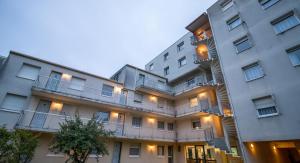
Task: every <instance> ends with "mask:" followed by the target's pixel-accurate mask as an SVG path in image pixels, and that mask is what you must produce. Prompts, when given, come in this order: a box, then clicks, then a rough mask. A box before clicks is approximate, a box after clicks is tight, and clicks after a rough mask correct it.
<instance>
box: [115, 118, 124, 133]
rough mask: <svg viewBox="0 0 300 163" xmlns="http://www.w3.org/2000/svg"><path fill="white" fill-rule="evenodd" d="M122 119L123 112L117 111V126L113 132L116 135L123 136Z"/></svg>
mask: <svg viewBox="0 0 300 163" xmlns="http://www.w3.org/2000/svg"><path fill="white" fill-rule="evenodd" d="M124 120H125V115H124V114H123V113H118V119H117V126H116V132H115V135H116V136H123V131H124Z"/></svg>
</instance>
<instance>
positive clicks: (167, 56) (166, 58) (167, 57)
mask: <svg viewBox="0 0 300 163" xmlns="http://www.w3.org/2000/svg"><path fill="white" fill-rule="evenodd" d="M168 59H169V53H166V54H164V61H166V60H168Z"/></svg>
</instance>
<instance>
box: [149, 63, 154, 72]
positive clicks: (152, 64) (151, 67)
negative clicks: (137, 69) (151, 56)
mask: <svg viewBox="0 0 300 163" xmlns="http://www.w3.org/2000/svg"><path fill="white" fill-rule="evenodd" d="M153 69H154V63H151V64H150V65H149V71H153Z"/></svg>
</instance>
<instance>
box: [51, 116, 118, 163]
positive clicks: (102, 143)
mask: <svg viewBox="0 0 300 163" xmlns="http://www.w3.org/2000/svg"><path fill="white" fill-rule="evenodd" d="M111 135H113V132H111V131H106V130H105V129H104V126H103V124H102V123H99V122H97V121H96V119H95V116H93V118H92V119H91V120H89V121H88V122H87V123H86V124H84V123H83V122H82V120H81V119H80V117H79V115H78V113H76V114H75V119H67V118H66V120H65V122H64V123H60V130H59V131H58V133H57V134H56V135H55V137H54V139H53V141H52V142H51V144H50V146H49V149H50V151H52V152H54V153H64V154H65V155H67V156H68V158H67V160H66V161H65V162H66V163H67V162H73V163H84V162H86V160H87V158H88V156H89V155H90V154H91V153H93V154H95V155H96V156H97V157H96V158H97V161H98V160H99V156H103V155H106V154H108V150H107V140H108V139H107V138H108V137H109V136H111Z"/></svg>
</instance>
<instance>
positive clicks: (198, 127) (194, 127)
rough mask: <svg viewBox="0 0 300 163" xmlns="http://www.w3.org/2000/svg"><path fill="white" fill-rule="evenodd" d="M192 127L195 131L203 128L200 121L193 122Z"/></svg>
mask: <svg viewBox="0 0 300 163" xmlns="http://www.w3.org/2000/svg"><path fill="white" fill-rule="evenodd" d="M192 127H193V129H200V128H201V123H200V120H195V121H192Z"/></svg>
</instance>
